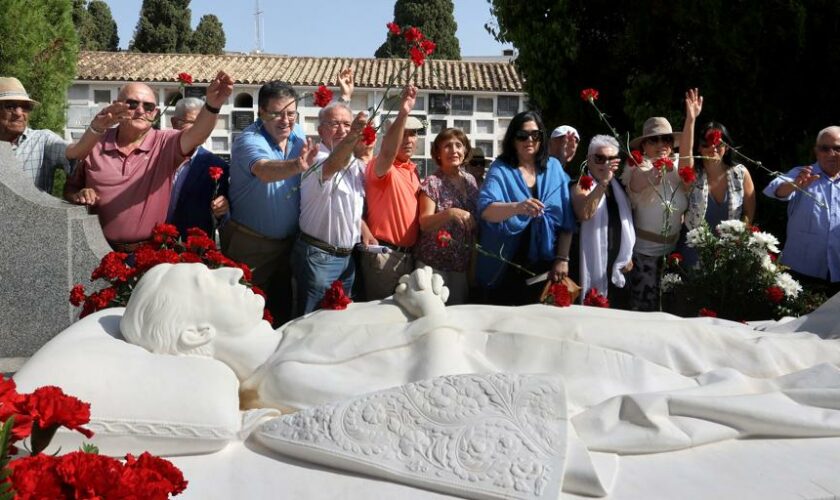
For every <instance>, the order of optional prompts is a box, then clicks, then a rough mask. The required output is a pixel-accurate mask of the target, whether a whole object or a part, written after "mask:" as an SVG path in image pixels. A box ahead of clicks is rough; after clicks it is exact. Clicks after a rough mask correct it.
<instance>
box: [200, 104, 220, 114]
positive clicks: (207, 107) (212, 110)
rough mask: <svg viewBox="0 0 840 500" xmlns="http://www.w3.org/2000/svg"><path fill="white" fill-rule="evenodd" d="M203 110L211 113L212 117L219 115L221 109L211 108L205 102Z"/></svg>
mask: <svg viewBox="0 0 840 500" xmlns="http://www.w3.org/2000/svg"><path fill="white" fill-rule="evenodd" d="M204 109H206V110H207V111H209V112H211V113H213V114H214V115H218V114H219V111H221V110H222V108H214V107H213V106H211V105H209V104H207V103H206V102H205V103H204Z"/></svg>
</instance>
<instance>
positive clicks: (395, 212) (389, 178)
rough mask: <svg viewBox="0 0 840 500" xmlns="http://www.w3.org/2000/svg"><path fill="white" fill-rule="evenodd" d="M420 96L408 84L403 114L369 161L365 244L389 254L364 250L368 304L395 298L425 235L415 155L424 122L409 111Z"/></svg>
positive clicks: (403, 101) (366, 184) (395, 120)
mask: <svg viewBox="0 0 840 500" xmlns="http://www.w3.org/2000/svg"><path fill="white" fill-rule="evenodd" d="M416 98H417V89H416V88H414V86H413V85H408V86H406V88H405V90H404V91H403V96H402V103H401V105H400V110H399V113H398V114H397V117H396V118H395V119H394V120H393V122H392V123H391V125H390V127H388V131H387V132H386V133H385V137H384V138H383V139H382V146H381V147H380V149H379V155H378V156H377V157H376V158H374V159H373V160H372V161H371V162H370V163H368V166H367V170H366V172H365V200H366V202H367V215H366V217H365V222H366V223H367V228H368V230H369V231H370V236H372V238H365V241H366V242H367V243H374V244H376V243H378V244H379V245H382V246H385V247H388V249H389V250H390V251H389V252H387V253H369V252H362V255H361V258H360V268H361V272H362V276H363V278H364V283H365V293H366V296H367V297H366V298H367V300H379V299H384V298H385V297H388V296H389V295H393V294H394V288H396V286H397V282H398V280H399V279H400V276H402V275H403V274H407V273H410V272H411V271H413V270H414V257H413V256H412V254H411V247H413V246H414V243H415V242H416V241H417V236H418V235H419V233H420V222H419V220H418V210H417V193H418V192H419V190H420V178H419V177H418V175H417V166H416V165H415V164H414V163H413V162H412V161H411V155H413V154H414V150H415V149H416V148H417V130H418V129H422V128H423V123H422V122H421V121H420V120H418V119H417V118H415V117H413V116H408V113H410V112H411V110H412V109H413V108H414V101H415V99H416Z"/></svg>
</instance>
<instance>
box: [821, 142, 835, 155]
mask: <svg viewBox="0 0 840 500" xmlns="http://www.w3.org/2000/svg"><path fill="white" fill-rule="evenodd" d="M817 150H818V151H819V152H820V153H831V152H832V151H833V152H834V153H835V154H838V155H840V146H829V145H828V144H817Z"/></svg>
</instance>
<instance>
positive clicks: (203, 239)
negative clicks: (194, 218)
mask: <svg viewBox="0 0 840 500" xmlns="http://www.w3.org/2000/svg"><path fill="white" fill-rule="evenodd" d="M184 246H186V247H187V249H188V250H192V251H193V252H199V253H200V252H204V251H207V250H216V242H215V241H213V240H212V239H210V237H209V236H207V235H206V234H204V235H201V236H187V241H186V242H185V243H184ZM182 255H183V254H182ZM182 260H183V259H182Z"/></svg>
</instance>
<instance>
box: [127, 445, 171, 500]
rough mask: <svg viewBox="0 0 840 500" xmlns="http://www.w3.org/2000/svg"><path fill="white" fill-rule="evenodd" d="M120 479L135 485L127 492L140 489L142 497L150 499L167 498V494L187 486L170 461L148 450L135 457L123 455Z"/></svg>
mask: <svg viewBox="0 0 840 500" xmlns="http://www.w3.org/2000/svg"><path fill="white" fill-rule="evenodd" d="M121 481H122V482H123V484H125V483H128V485H130V486H135V485H136V486H135V487H134V488H130V489H127V490H126V491H127V492H131V491H134V492H137V491H142V492H144V495H143V498H150V499H158V498H160V499H162V500H163V499H167V498H169V495H177V494H179V493H181V492H182V491H184V490H185V489H186V488H187V481H186V480H184V474H183V473H182V472H181V471H180V470H179V469H178V468H177V467H175V466H174V465H173V464H172V462H170V461H169V460H166V459H164V458H160V457H156V456H154V455H151V454H150V453H149V452H143V454H142V455H140V456H139V457H136V458H135V457H134V456H133V455H131V454H128V455H126V456H125V469H124V471H123V474H122V478H121ZM137 487H139V488H140V489H139V490H138V489H137Z"/></svg>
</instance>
